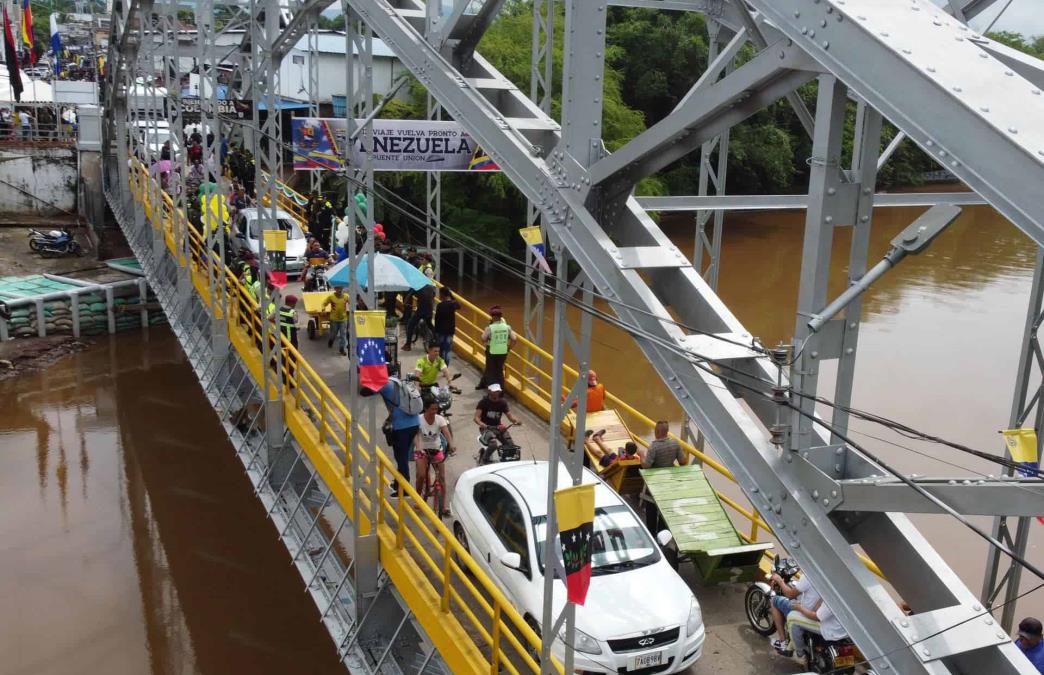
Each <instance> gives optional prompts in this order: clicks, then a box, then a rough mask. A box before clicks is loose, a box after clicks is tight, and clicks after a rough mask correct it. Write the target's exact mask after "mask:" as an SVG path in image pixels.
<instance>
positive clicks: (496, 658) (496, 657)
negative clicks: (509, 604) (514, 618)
mask: <svg viewBox="0 0 1044 675" xmlns="http://www.w3.org/2000/svg"><path fill="white" fill-rule="evenodd" d="M492 642H493V645H492V646H493V653H492V654H491V655H490V657H489V673H490V675H497V673H498V672H500V602H499V601H497V602H494V603H493V640H492Z"/></svg>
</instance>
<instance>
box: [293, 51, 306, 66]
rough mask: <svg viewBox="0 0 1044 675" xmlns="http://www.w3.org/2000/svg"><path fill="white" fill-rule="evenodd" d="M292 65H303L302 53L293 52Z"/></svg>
mask: <svg viewBox="0 0 1044 675" xmlns="http://www.w3.org/2000/svg"><path fill="white" fill-rule="evenodd" d="M293 56H294V61H293V62H294V65H300V66H303V65H304V54H294V55H293Z"/></svg>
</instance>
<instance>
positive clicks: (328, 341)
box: [326, 338, 333, 349]
mask: <svg viewBox="0 0 1044 675" xmlns="http://www.w3.org/2000/svg"><path fill="white" fill-rule="evenodd" d="M326 347H327V349H329V348H330V347H333V338H330V339H329V340H327V341H326Z"/></svg>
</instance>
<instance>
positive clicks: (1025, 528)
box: [982, 248, 1044, 632]
mask: <svg viewBox="0 0 1044 675" xmlns="http://www.w3.org/2000/svg"><path fill="white" fill-rule="evenodd" d="M1041 322H1044V248H1038V249H1037V266H1036V268H1035V270H1034V272H1033V285H1032V287H1031V290H1030V302H1029V307H1028V308H1027V311H1026V325H1025V329H1024V330H1023V334H1022V350H1021V353H1020V355H1019V370H1018V373H1017V374H1016V376H1015V395H1014V397H1013V399H1012V402H1011V417H1010V418H1009V420H1008V428H1010V429H1018V428H1021V427H1023V426H1025V424H1026V421H1027V420H1029V419H1032V420H1033V430H1034V431H1035V432H1036V433H1037V457H1040V450H1041V441H1042V440H1044V439H1042V438H1041V427H1042V426H1044V403H1042V401H1041V397H1042V396H1044V381H1042V380H1041V374H1042V372H1044V363H1042V361H1041V360H1040V358H1039V356H1038V355H1039V354H1040V338H1039V337H1038V332H1039V331H1040V324H1041ZM1031 384H1032V386H1033V389H1032V394H1031ZM1004 457H1005V459H1008V460H1010V459H1011V453H1010V452H1009V451H1008V449H1007V446H1005V449H1004ZM1012 474H1013V471H1012V469H1011V468H1010V467H1005V468H1004V475H1005V476H1011V475H1012ZM1012 520H1014V521H1015V522H1014V525H1015V531H1014V533H1013V532H1012V522H1011V521H1012ZM1031 524H1032V520H1030V519H1029V518H1009V517H1008V516H1000V517H998V518H996V519H994V521H993V536H994V538H995V539H999V540H1000V541H1001V542H1003V543H1004V544H1007V545H1008V546H1009V547H1011V549H1012V550H1013V551H1015V552H1016V553H1017V554H1018V555H1020V556H1025V555H1026V547H1027V545H1028V544H1029V534H1030V525H1031ZM1021 579H1022V566H1021V565H1019V564H1018V563H1016V562H1015V561H1013V560H1011V559H1010V558H1006V557H1005V556H1004V555H1003V554H1002V553H1001V552H1000V551H999V550H998V549H997V548H995V547H990V549H989V552H988V553H987V555H986V576H985V579H984V580H983V586H982V602H983V604H985V605H986V606H987V607H993V606H994V605H995V604H997V602H998V601H1000V603H1001V605H1002V607H1003V609H1001V616H1000V622H1001V626H1002V627H1003V628H1004V630H1005V632H1010V631H1011V627H1012V624H1013V623H1014V621H1015V599H1016V598H1017V597H1018V595H1019V592H1020V589H1019V581H1020V580H1021Z"/></svg>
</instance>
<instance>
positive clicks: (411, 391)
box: [388, 377, 424, 415]
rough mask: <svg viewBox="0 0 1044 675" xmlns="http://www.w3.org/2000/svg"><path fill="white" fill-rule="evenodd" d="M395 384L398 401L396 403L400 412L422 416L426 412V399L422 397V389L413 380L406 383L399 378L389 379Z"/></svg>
mask: <svg viewBox="0 0 1044 675" xmlns="http://www.w3.org/2000/svg"><path fill="white" fill-rule="evenodd" d="M388 379H389V380H391V381H392V382H394V383H395V391H396V393H397V396H398V399H397V401H396V403H397V404H398V406H399V410H401V411H402V412H404V413H406V414H407V415H420V414H421V413H422V412H424V399H423V398H422V397H421V391H420V387H418V386H417V383H416V382H415V381H413V380H406V381H405V382H404V381H402V380H400V379H399V378H397V377H389V378H388Z"/></svg>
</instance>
